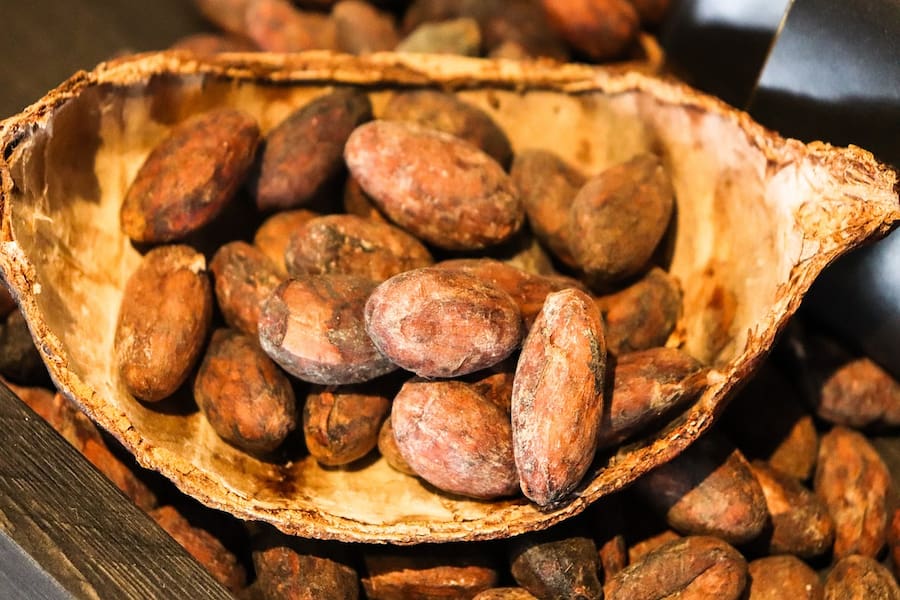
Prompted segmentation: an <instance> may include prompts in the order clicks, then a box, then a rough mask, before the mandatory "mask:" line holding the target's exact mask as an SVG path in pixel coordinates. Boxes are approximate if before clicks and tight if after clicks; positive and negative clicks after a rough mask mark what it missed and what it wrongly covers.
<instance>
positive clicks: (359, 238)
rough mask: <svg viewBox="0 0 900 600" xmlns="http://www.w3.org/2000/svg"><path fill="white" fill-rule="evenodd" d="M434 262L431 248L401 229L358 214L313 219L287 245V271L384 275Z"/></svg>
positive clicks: (379, 277)
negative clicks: (429, 249) (429, 250)
mask: <svg viewBox="0 0 900 600" xmlns="http://www.w3.org/2000/svg"><path fill="white" fill-rule="evenodd" d="M432 262H433V260H432V258H431V253H430V252H428V249H427V248H425V246H423V245H422V243H421V242H420V241H419V240H417V239H416V238H414V237H413V236H411V235H409V234H408V233H406V232H405V231H403V230H402V229H400V228H398V227H395V226H393V225H390V224H388V223H379V222H377V221H371V220H369V219H364V218H362V217H358V216H356V215H327V216H324V217H319V218H317V219H312V220H310V221H309V222H307V223H306V224H305V225H303V226H301V227H300V228H299V229H298V230H297V231H296V232H295V233H294V235H293V236H292V237H291V241H290V243H289V244H288V247H287V250H286V251H285V263H286V264H287V268H288V272H289V273H290V274H291V275H293V276H295V277H296V276H301V275H305V274H307V273H312V274H327V273H342V274H344V275H359V276H361V277H368V278H369V279H372V280H374V281H384V280H385V279H388V278H390V277H393V276H394V275H399V274H400V273H402V272H404V271H409V270H411V269H417V268H420V267H427V266H428V265H430V264H431V263H432Z"/></svg>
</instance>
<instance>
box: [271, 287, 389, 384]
mask: <svg viewBox="0 0 900 600" xmlns="http://www.w3.org/2000/svg"><path fill="white" fill-rule="evenodd" d="M374 288H375V282H373V281H371V280H369V279H366V278H363V277H355V276H352V275H308V276H306V277H303V278H300V279H289V280H288V281H285V282H284V283H282V284H281V285H280V286H278V288H276V289H275V291H274V292H273V293H272V295H271V296H269V298H268V299H267V300H266V302H265V303H264V304H263V309H262V314H261V316H260V320H259V341H260V345H261V346H262V348H263V350H265V351H266V354H268V355H269V356H271V357H272V358H273V359H274V360H275V362H277V363H278V364H279V365H280V366H281V367H282V368H283V369H284V370H286V371H287V372H288V373H290V374H291V375H294V376H295V377H297V378H299V379H302V380H304V381H309V382H311V383H319V384H322V385H342V384H347V383H360V382H362V381H368V380H369V379H374V378H375V377H378V376H379V375H384V374H385V373H389V372H391V371H393V370H394V369H396V368H397V367H396V365H394V364H393V363H391V361H390V360H388V359H387V358H386V357H385V356H384V355H382V354H381V353H380V352H379V351H378V349H377V348H376V347H375V346H374V345H373V344H372V341H371V340H370V339H369V336H368V335H366V328H365V322H364V319H363V310H364V308H365V305H366V299H367V298H368V297H369V294H371V293H372V290H373V289H374Z"/></svg>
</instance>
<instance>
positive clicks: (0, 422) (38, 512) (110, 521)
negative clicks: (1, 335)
mask: <svg viewBox="0 0 900 600" xmlns="http://www.w3.org/2000/svg"><path fill="white" fill-rule="evenodd" d="M0 440H3V445H4V448H3V452H0V530H2V532H3V533H4V534H5V535H6V536H8V538H9V540H11V541H12V542H14V543H15V545H17V546H18V548H19V549H21V552H23V553H24V554H26V555H28V556H29V557H31V559H33V560H34V561H35V562H36V563H37V565H38V566H39V568H36V569H35V570H34V571H33V572H32V575H31V576H32V579H31V580H22V578H23V575H22V571H21V569H22V568H23V565H25V566H27V561H26V562H25V563H22V562H21V561H19V562H17V563H15V564H14V563H13V562H11V563H9V565H7V563H6V561H3V562H0V572H2V573H3V574H2V575H0V582H4V581H6V582H9V581H13V582H15V580H22V581H20V583H21V584H22V586H21V587H20V588H19V590H18V591H19V592H21V593H22V594H24V595H23V596H22V597H28V594H27V593H26V592H27V590H29V589H32V588H33V587H34V586H40V585H47V586H50V587H48V588H47V589H52V587H53V585H52V584H53V583H54V582H55V583H56V584H57V585H58V586H61V587H62V588H64V589H65V590H67V591H68V592H69V593H71V594H72V595H73V596H74V597H76V598H96V597H99V598H190V599H192V600H199V599H203V598H231V597H232V596H231V595H230V594H229V593H228V592H227V591H226V590H225V589H224V588H223V587H222V586H221V585H219V583H218V582H216V581H215V580H214V579H213V578H212V576H211V575H209V573H207V572H206V570H204V569H203V568H202V567H201V566H200V565H199V564H198V563H197V562H196V561H194V559H193V558H191V557H190V556H189V555H188V554H187V553H186V552H185V551H184V550H183V549H182V548H181V547H180V546H179V545H178V544H177V543H176V542H175V541H174V540H173V539H172V538H170V537H169V536H168V535H167V534H166V533H165V532H164V531H163V530H162V529H160V528H159V527H158V526H157V525H156V523H154V522H153V521H152V519H150V517H148V516H147V515H145V514H144V513H143V512H141V511H140V510H139V509H138V508H137V507H136V506H134V505H133V504H132V503H131V502H130V501H129V500H128V499H127V498H126V497H125V496H124V495H123V494H122V493H121V492H120V491H119V490H118V489H117V488H116V487H115V486H113V484H112V483H111V482H110V481H109V480H107V479H106V478H105V477H104V476H103V475H102V474H101V473H100V472H99V471H97V470H96V469H95V468H94V467H93V466H92V465H91V464H90V463H88V462H87V461H86V460H85V459H84V458H83V457H82V456H81V455H80V454H78V452H77V451H76V450H75V449H74V448H73V447H72V446H70V445H69V444H68V443H67V442H66V441H65V440H64V439H63V438H62V437H61V436H59V435H58V434H57V433H56V432H55V431H53V429H51V428H50V426H49V425H48V424H47V423H45V422H44V421H43V420H42V419H41V418H40V417H38V416H37V415H36V414H35V413H34V412H32V411H31V409H29V408H28V407H27V406H25V404H23V403H22V402H21V401H20V400H19V399H18V398H16V397H15V396H14V395H13V394H12V393H11V392H10V391H9V389H8V388H7V387H6V386H2V385H0ZM2 546H3V544H0V548H2ZM7 546H9V545H8V544H7ZM9 556H12V557H13V558H16V556H15V548H13V549H12V550H11V552H10V554H9ZM19 558H22V557H21V556H20V557H19ZM17 569H19V570H17ZM48 576H49V577H48ZM42 578H43V579H45V580H47V581H40V580H41V579H42ZM48 579H52V581H49V580H48ZM0 595H2V597H4V598H7V597H10V596H9V595H7V594H6V591H5V590H4V591H3V592H2V593H0ZM30 597H35V596H33V595H32V596H30ZM37 597H41V596H37ZM51 597H52V596H51Z"/></svg>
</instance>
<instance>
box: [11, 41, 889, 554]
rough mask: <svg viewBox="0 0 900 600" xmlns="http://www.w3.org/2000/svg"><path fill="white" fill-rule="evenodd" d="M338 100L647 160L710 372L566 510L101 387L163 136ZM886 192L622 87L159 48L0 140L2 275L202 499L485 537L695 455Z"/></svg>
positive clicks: (69, 368) (279, 516)
mask: <svg viewBox="0 0 900 600" xmlns="http://www.w3.org/2000/svg"><path fill="white" fill-rule="evenodd" d="M346 85H353V86H357V87H359V88H361V89H363V90H364V91H365V92H366V93H368V94H369V96H370V98H371V100H372V105H373V112H374V113H375V115H376V116H378V115H379V113H380V111H381V109H382V108H383V107H384V105H385V103H386V102H387V97H388V95H389V94H391V93H393V92H395V91H397V90H406V89H414V88H415V89H421V88H424V87H428V88H432V89H449V90H452V91H454V93H455V94H456V95H457V96H458V97H459V98H460V99H461V100H463V101H465V102H467V103H470V104H473V105H475V106H477V107H478V108H480V109H481V110H484V111H485V112H486V113H488V114H489V115H490V116H491V118H492V119H493V120H494V121H495V122H496V123H497V124H498V125H499V126H500V127H501V128H503V130H504V131H505V132H506V134H507V136H508V137H509V139H510V143H511V144H512V147H513V148H522V147H524V146H525V144H526V143H527V145H528V147H534V148H544V149H548V150H552V151H554V152H556V153H557V154H559V155H560V156H561V157H562V158H563V159H564V160H566V161H568V162H570V163H572V164H573V165H574V166H576V167H577V168H579V169H581V170H582V171H584V172H586V173H597V172H600V171H602V170H604V169H605V168H607V167H610V166H612V165H614V164H618V163H621V162H623V161H626V160H628V159H629V158H631V157H632V156H634V155H636V154H638V153H641V152H646V151H650V150H652V151H654V152H657V153H658V154H659V155H660V156H661V157H662V161H663V163H664V164H665V165H666V167H667V169H668V172H669V173H670V174H671V176H672V180H673V187H674V189H675V195H676V203H677V209H678V227H677V230H676V231H675V238H674V244H673V252H672V257H671V268H670V273H671V274H672V275H673V276H675V277H677V278H678V280H679V281H680V282H681V283H682V286H683V289H684V311H683V315H682V317H681V319H680V321H679V324H678V326H677V337H678V340H679V341H680V342H682V343H683V347H684V349H685V351H687V352H688V353H689V354H691V355H692V356H694V357H696V358H698V359H699V360H701V361H702V362H704V363H707V364H708V365H710V366H711V367H712V370H711V371H710V373H709V375H708V377H707V385H706V386H705V389H704V390H703V392H702V393H701V394H700V395H699V397H698V398H697V400H695V401H694V402H692V403H690V404H689V405H688V406H686V407H685V409H684V411H683V412H682V413H681V414H679V415H677V416H676V417H675V418H674V420H672V421H670V422H669V423H668V424H667V425H665V426H663V427H661V428H660V429H659V430H657V431H655V432H654V433H653V434H651V435H646V436H644V437H641V438H640V439H638V440H636V441H634V442H632V443H629V445H628V446H624V447H622V448H620V449H618V451H616V452H615V454H604V455H601V456H599V457H598V459H597V460H596V461H595V463H594V464H593V466H592V468H591V470H590V471H589V472H588V474H587V476H586V479H585V480H584V481H583V483H582V485H581V486H580V487H579V488H578V489H577V490H576V492H575V494H574V496H573V497H572V499H571V501H570V502H569V503H568V504H565V505H563V506H560V507H558V508H556V509H554V510H551V511H547V512H543V511H540V510H538V508H537V507H536V506H534V505H533V504H530V503H528V502H526V501H524V500H523V499H522V498H512V499H503V500H498V501H494V502H478V501H469V500H464V499H456V498H453V499H450V498H447V497H446V496H440V495H438V494H435V493H434V492H433V491H431V490H428V489H426V488H424V487H423V486H421V485H420V484H419V483H418V482H417V481H416V480H415V479H414V478H411V477H409V476H407V475H404V474H402V473H399V472H397V471H395V470H394V469H392V468H390V466H388V465H387V464H386V463H385V462H384V461H383V460H377V461H374V462H373V463H371V464H368V465H366V466H365V467H364V468H361V469H359V470H355V471H353V472H345V471H342V470H333V471H328V470H325V469H323V468H321V467H319V466H318V465H317V464H316V463H315V460H314V459H312V458H302V459H299V460H296V461H293V462H291V463H286V464H277V463H268V462H262V461H257V460H256V459H253V458H251V457H249V456H247V455H246V454H244V453H242V452H240V451H238V450H236V449H233V448H230V447H229V446H228V445H227V444H225V443H224V442H221V443H219V442H217V441H216V439H215V438H216V436H215V435H214V434H213V432H212V431H211V430H210V428H209V426H208V425H207V424H206V423H205V420H204V419H203V418H202V415H200V414H199V413H195V414H189V415H179V414H170V413H161V412H159V411H156V410H153V408H152V407H147V406H144V405H142V404H141V403H140V402H138V401H136V400H135V399H134V398H133V397H131V396H130V395H129V394H127V393H125V391H124V390H123V389H121V388H119V387H118V386H117V385H115V383H114V382H115V381H116V379H115V377H114V376H113V368H114V365H113V364H112V361H111V356H112V352H111V349H112V332H113V330H114V318H115V314H116V310H115V307H117V306H118V303H119V301H120V299H121V294H122V289H123V286H124V283H125V281H126V280H127V278H128V276H129V275H130V274H131V273H132V272H133V271H134V269H135V267H136V266H137V264H138V262H139V254H138V252H137V251H136V250H134V249H133V248H132V247H131V246H130V245H129V244H128V242H127V241H126V240H125V238H124V236H123V234H122V233H121V232H120V230H119V224H118V211H119V208H120V206H121V201H122V198H123V197H124V193H125V191H126V188H127V184H128V182H129V181H130V179H131V178H132V177H133V175H134V173H136V172H137V169H138V168H139V166H140V163H141V161H142V160H143V159H144V158H145V157H146V156H147V155H148V154H149V152H150V150H151V148H152V147H153V146H154V145H155V144H156V143H158V142H159V141H160V140H161V139H163V138H164V137H165V136H166V134H167V133H168V132H169V131H170V130H171V128H172V127H173V126H174V125H175V124H176V123H178V122H179V121H182V120H184V119H186V118H188V117H190V116H192V115H194V114H197V113H199V112H203V111H205V110H208V109H210V108H213V107H217V106H222V105H230V106H233V107H235V108H239V109H240V110H243V111H246V112H247V113H249V114H251V115H253V117H254V118H255V119H256V120H257V122H258V123H259V126H260V130H261V131H262V132H263V133H265V132H268V131H269V130H271V129H272V127H274V126H275V125H276V124H277V123H279V122H281V121H282V120H283V119H284V118H285V117H287V115H288V114H290V113H291V112H292V111H293V110H295V109H297V108H299V107H300V106H302V105H304V104H306V103H308V102H309V101H311V100H312V99H313V98H315V97H318V96H320V95H321V94H322V93H325V92H327V91H329V90H330V89H332V88H333V87H334V86H346ZM896 185H897V174H896V173H895V172H894V171H893V170H891V169H889V168H888V167H886V166H884V165H881V164H879V163H878V162H877V161H876V160H875V159H874V158H873V157H872V155H871V154H869V153H868V152H866V151H864V150H861V149H859V148H843V149H842V148H834V147H831V146H829V145H827V144H823V143H819V142H816V143H812V144H809V145H805V144H803V143H801V142H799V141H796V140H788V139H784V138H782V137H780V136H778V135H777V134H775V133H773V132H771V131H768V130H766V129H764V128H763V127H761V126H760V125H758V124H756V123H754V122H753V121H752V120H751V119H750V117H749V116H747V115H746V114H744V113H741V112H739V111H736V110H734V109H732V108H729V107H727V106H726V105H724V104H723V103H721V102H719V101H717V100H715V99H713V98H710V97H708V96H705V95H703V94H701V93H699V92H696V91H694V90H691V89H690V88H688V87H686V86H684V85H680V84H677V83H672V82H667V81H662V80H658V79H654V78H651V77H648V76H645V75H641V74H639V73H623V72H621V71H616V70H604V69H600V68H594V67H588V66H583V65H557V64H554V65H552V66H550V65H544V64H541V63H522V64H513V63H507V62H500V61H498V62H493V61H483V60H477V59H465V58H458V57H446V56H442V57H434V56H426V55H414V54H411V55H403V56H400V55H391V54H379V55H373V56H368V57H346V56H340V57H337V56H332V55H328V54H323V53H309V54H296V55H285V56H280V55H267V54H260V55H249V54H247V55H238V54H234V55H221V56H219V57H217V58H210V59H198V58H195V57H190V58H189V57H187V56H186V55H183V54H178V53H160V54H150V55H142V56H139V57H132V58H124V59H120V60H117V61H114V62H110V63H106V64H104V65H102V66H100V67H98V68H97V69H96V70H94V71H92V72H89V73H78V74H76V75H75V76H73V77H72V78H71V79H70V80H69V81H67V82H65V83H64V84H63V85H61V86H60V87H59V88H57V89H55V90H53V91H52V92H50V93H49V94H48V95H47V96H46V97H45V98H43V99H42V100H40V101H39V102H37V103H36V104H35V105H33V106H31V107H29V108H27V109H26V110H25V111H24V112H22V113H21V114H19V115H17V116H14V117H12V118H11V119H9V120H6V121H4V122H3V123H2V125H0V219H2V227H0V242H2V252H0V271H2V275H3V277H4V279H5V280H6V281H7V282H8V283H9V285H10V286H11V288H12V290H13V294H14V296H15V297H17V298H18V299H19V301H20V303H21V305H22V310H23V312H24V314H25V317H26V319H27V321H28V324H29V327H30V328H31V331H32V332H33V333H34V336H35V338H36V339H37V341H38V347H39V350H40V351H41V354H42V356H43V359H44V361H45V362H46V363H47V366H48V368H49V370H50V372H51V373H52V375H53V377H54V380H55V381H56V382H57V383H58V384H59V386H60V387H61V388H62V390H63V392H64V393H65V394H66V395H67V396H69V397H71V398H73V399H74V400H75V401H76V402H77V403H78V404H79V405H80V407H81V408H82V409H83V410H84V411H85V412H86V413H87V414H88V415H89V416H90V417H91V418H92V419H94V420H95V421H96V422H97V423H98V424H99V425H100V426H101V427H103V428H105V429H107V430H108V431H109V432H111V433H112V434H113V435H114V436H115V437H116V438H118V439H119V440H120V441H121V442H122V443H123V445H124V446H125V447H126V448H128V449H129V450H130V451H132V452H134V453H135V455H136V456H137V458H138V460H139V461H140V462H141V463H142V464H143V465H145V466H147V467H150V468H152V469H156V470H158V471H160V472H162V473H163V474H164V475H165V476H167V477H169V478H170V479H172V480H173V481H174V482H175V483H176V484H177V485H178V486H179V487H180V488H181V489H182V490H184V491H185V492H187V493H188V494H190V495H192V496H194V497H195V498H197V499H198V500H200V501H201V502H204V503H206V504H208V505H211V506H214V507H216V508H219V509H223V510H226V511H228V512H230V513H233V514H235V515H237V516H239V517H241V518H244V519H250V520H262V521H267V522H269V523H271V524H273V525H275V526H277V527H278V528H280V529H281V530H283V531H285V532H289V533H292V534H295V535H303V536H309V537H317V538H335V539H342V540H354V541H379V542H394V543H420V542H426V541H450V540H465V539H478V538H480V539H484V538H497V537H506V536H510V535H516V534H521V533H524V532H526V531H530V530H535V529H540V528H543V527H547V526H549V525H551V524H553V523H555V522H559V521H561V520H563V519H566V518H567V517H570V516H572V515H574V514H577V513H579V512H581V511H582V510H584V508H585V507H587V506H588V505H589V504H590V503H591V502H593V501H594V500H596V499H598V498H600V497H602V496H604V495H607V494H609V493H611V492H613V491H615V490H617V489H620V488H622V487H623V486H625V485H627V484H628V483H630V482H632V481H634V480H635V479H636V478H637V477H639V476H640V475H641V474H643V473H645V472H647V471H648V470H650V469H651V468H653V467H654V466H658V465H660V464H663V463H665V462H667V461H669V460H671V459H672V458H673V457H675V456H676V455H678V454H679V453H680V452H681V451H682V450H684V449H685V448H686V447H687V446H688V445H690V444H691V443H693V441H694V440H695V439H696V438H697V437H698V436H699V435H700V434H701V433H703V432H704V431H706V430H707V429H708V428H709V427H710V425H711V424H712V423H713V422H715V420H716V419H717V417H718V416H719V414H720V413H721V412H722V410H723V409H724V407H725V405H726V404H727V399H728V397H729V392H730V391H731V390H732V388H733V387H734V386H735V384H737V383H738V382H739V381H741V380H743V379H744V378H746V377H748V376H749V375H750V374H751V373H752V372H753V371H754V370H755V368H756V367H757V365H758V364H759V363H760V361H761V359H762V357H763V355H764V354H765V353H766V352H767V350H768V349H769V347H770V346H771V344H772V342H773V340H774V339H775V336H776V334H777V333H778V332H779V331H780V330H781V329H782V328H783V326H784V324H785V323H786V321H787V319H788V318H789V317H790V315H791V314H792V313H793V312H794V311H795V310H796V308H797V306H798V305H799V303H800V299H801V297H802V296H803V294H804V293H805V292H806V290H807V289H808V288H809V286H810V285H811V284H812V281H813V279H814V278H815V277H816V275H817V274H818V273H819V271H820V270H821V269H822V268H823V267H824V266H825V265H827V264H828V263H830V262H832V261H833V260H834V259H835V258H836V257H837V256H839V255H840V254H842V253H844V252H846V251H847V250H849V249H851V248H852V247H855V246H857V245H859V244H861V243H862V242H863V241H867V240H870V239H873V238H875V237H878V236H880V235H884V234H886V233H887V232H888V231H889V230H890V229H891V227H892V226H893V224H894V223H895V222H897V221H898V219H900V205H898V198H897V191H896V188H895V186H896ZM713 249H715V251H714V250H713ZM726 300H727V301H728V302H727V303H723V302H724V301H726ZM726 305H727V306H726ZM723 307H725V308H728V310H724V308H723ZM726 317H727V318H726ZM198 440H203V443H198ZM348 498H351V499H352V500H350V501H348ZM398 499H402V500H398Z"/></svg>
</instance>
